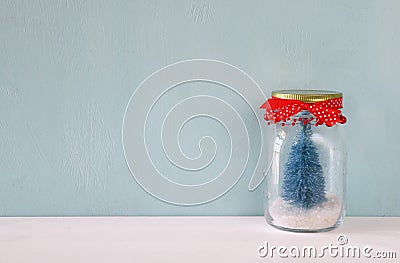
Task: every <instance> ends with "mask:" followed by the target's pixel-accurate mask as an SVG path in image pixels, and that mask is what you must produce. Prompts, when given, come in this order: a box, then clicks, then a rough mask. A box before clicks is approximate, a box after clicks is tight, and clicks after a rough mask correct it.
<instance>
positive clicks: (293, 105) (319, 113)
mask: <svg viewBox="0 0 400 263" xmlns="http://www.w3.org/2000/svg"><path fill="white" fill-rule="evenodd" d="M342 100H343V99H342V98H335V99H329V100H325V101H321V102H316V103H304V102H302V101H299V100H291V99H280V98H277V97H271V98H270V99H268V100H267V101H266V102H265V103H264V104H263V105H261V107H260V108H262V109H265V110H266V114H265V115H264V119H265V120H267V121H273V122H274V123H277V122H280V121H283V122H287V121H289V120H290V118H291V117H292V116H294V115H295V114H297V113H298V112H300V111H302V110H307V111H309V112H310V113H311V114H312V115H314V116H315V118H316V122H315V125H317V126H318V125H323V124H325V125H326V126H328V127H331V126H333V125H335V124H337V123H341V124H344V123H346V117H344V116H343V115H342V112H341V111H340V110H339V109H340V108H342ZM312 119H313V118H312ZM312 119H311V120H312ZM299 120H300V121H305V122H307V121H310V120H308V119H307V120H302V119H301V118H300V119H299ZM295 122H296V119H294V120H293V123H292V124H293V125H294V124H295ZM282 125H283V124H282Z"/></svg>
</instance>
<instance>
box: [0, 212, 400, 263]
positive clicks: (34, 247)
mask: <svg viewBox="0 0 400 263" xmlns="http://www.w3.org/2000/svg"><path fill="white" fill-rule="evenodd" d="M339 235H345V237H342V241H343V240H344V241H346V239H347V243H346V244H344V245H340V244H339V241H338V240H337V239H338V236H339ZM266 242H267V243H268V249H270V248H271V247H272V246H276V247H279V246H283V247H286V248H287V250H286V253H284V252H283V250H284V249H283V248H282V251H281V252H282V253H281V255H282V256H285V254H286V255H287V256H288V257H287V258H283V257H281V256H280V255H279V254H278V252H277V249H275V250H273V253H274V254H273V256H272V257H271V254H270V253H269V254H268V255H266V256H265V257H261V256H260V255H259V254H261V255H263V254H265V251H266V250H265V249H263V247H264V248H265V244H266ZM330 244H331V246H337V247H339V249H340V247H343V248H344V249H348V248H349V246H352V247H354V246H357V247H360V248H361V249H363V248H364V247H366V246H368V247H370V248H372V249H373V250H372V251H370V254H371V256H372V257H373V256H376V254H375V252H395V253H396V254H395V255H393V253H392V254H391V255H390V256H391V257H393V256H395V257H396V258H394V259H393V258H392V259H385V260H382V259H380V260H379V261H378V262H400V218H377V217H375V218H362V217H358V218H357V217H353V218H346V219H345V222H344V224H343V225H342V226H341V227H340V228H338V229H336V230H333V231H330V232H325V233H311V234H310V233H308V234H306V233H290V232H284V231H280V230H277V229H274V228H272V227H270V226H268V225H267V224H266V223H265V221H264V218H263V217H59V218H55V217H47V218H0V263H3V262H4V263H12V262H52V263H53V262H85V263H86V262H292V261H293V256H292V255H296V251H301V253H302V252H304V251H305V252H306V254H307V253H308V252H307V251H308V250H307V248H304V246H314V247H315V248H316V249H317V250H318V252H320V251H321V249H322V248H323V246H329V245H330ZM260 247H261V248H260ZM293 247H294V248H293ZM296 247H297V248H296ZM289 249H292V250H291V251H292V252H290V253H292V254H290V255H289ZM318 254H320V253H318ZM334 254H335V253H334ZM352 255H353V254H350V258H347V257H345V258H342V257H341V256H340V255H338V256H336V257H332V256H329V253H328V251H325V255H324V257H323V258H316V259H315V258H313V255H312V258H311V259H310V258H309V256H308V254H307V255H305V256H303V257H302V256H301V257H300V259H297V260H296V261H295V262H375V260H373V259H372V258H371V259H366V258H365V257H363V255H361V257H360V258H359V259H358V258H356V259H355V258H353V257H352ZM380 255H382V254H380ZM387 255H389V254H388V253H387ZM318 256H319V255H317V257H318Z"/></svg>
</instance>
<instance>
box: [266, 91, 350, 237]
mask: <svg viewBox="0 0 400 263" xmlns="http://www.w3.org/2000/svg"><path fill="white" fill-rule="evenodd" d="M261 108H264V109H265V110H266V114H265V116H264V118H265V120H266V121H267V123H268V125H271V124H273V126H274V127H275V140H274V144H273V145H274V148H273V157H272V163H271V166H270V169H269V173H268V174H267V180H266V181H267V182H266V183H267V184H266V193H265V218H266V221H267V223H268V224H270V225H272V226H274V227H276V228H279V229H282V230H288V231H295V232H321V231H327V230H331V229H334V228H335V227H337V226H339V225H340V224H341V223H342V221H343V216H344V210H345V202H344V197H345V175H346V157H347V156H346V146H345V141H344V131H343V125H341V124H344V123H346V118H345V117H344V116H343V115H342V113H341V110H340V109H341V108H342V93H340V92H335V91H321V90H280V91H274V92H272V97H271V98H270V99H268V100H267V101H266V102H265V103H264V104H263V105H262V106H261Z"/></svg>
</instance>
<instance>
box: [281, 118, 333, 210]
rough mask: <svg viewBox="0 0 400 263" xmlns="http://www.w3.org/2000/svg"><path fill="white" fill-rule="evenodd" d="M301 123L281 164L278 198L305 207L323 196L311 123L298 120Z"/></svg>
mask: <svg viewBox="0 0 400 263" xmlns="http://www.w3.org/2000/svg"><path fill="white" fill-rule="evenodd" d="M301 126H302V128H301V129H300V131H299V133H298V134H297V136H296V141H295V142H294V144H293V145H292V146H291V148H290V152H289V158H288V161H287V163H286V165H285V168H284V178H283V184H282V198H283V200H285V201H287V202H289V203H290V204H292V205H294V206H297V207H301V208H307V209H308V208H311V207H313V206H315V205H317V204H320V203H322V202H324V201H325V200H326V196H325V195H326V194H325V178H324V172H323V170H322V166H321V164H320V163H319V156H318V151H317V148H316V146H315V145H314V143H313V141H312V140H311V135H312V130H311V124H309V123H305V124H303V123H301Z"/></svg>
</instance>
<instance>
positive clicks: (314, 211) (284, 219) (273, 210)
mask: <svg viewBox="0 0 400 263" xmlns="http://www.w3.org/2000/svg"><path fill="white" fill-rule="evenodd" d="M326 198H327V200H326V201H325V202H323V203H321V204H319V205H315V206H313V207H311V208H308V209H305V208H300V207H296V206H293V205H291V204H289V203H288V202H286V201H284V200H283V199H282V198H278V199H276V200H275V201H274V202H273V203H272V205H271V206H270V207H269V214H270V216H271V217H272V224H273V225H276V226H278V227H283V228H289V229H294V230H295V229H298V230H318V229H324V228H330V227H333V226H335V225H336V223H337V221H338V219H339V217H340V216H341V211H342V202H341V200H340V199H339V198H337V197H336V196H335V195H334V194H332V193H327V194H326Z"/></svg>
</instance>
